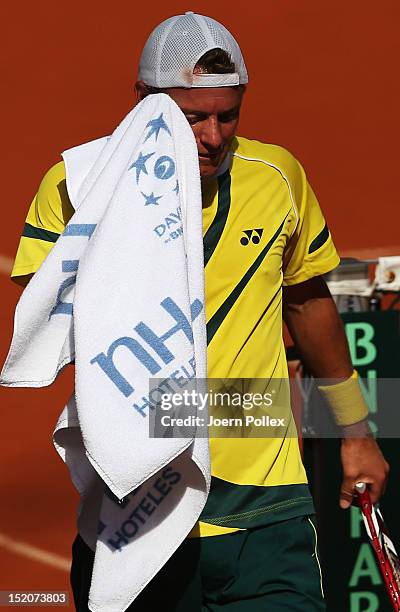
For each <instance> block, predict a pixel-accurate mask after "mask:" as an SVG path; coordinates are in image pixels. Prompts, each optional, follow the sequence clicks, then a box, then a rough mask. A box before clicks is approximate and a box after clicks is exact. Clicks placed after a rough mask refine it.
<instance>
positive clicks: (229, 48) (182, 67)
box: [139, 13, 248, 88]
mask: <svg viewBox="0 0 400 612" xmlns="http://www.w3.org/2000/svg"><path fill="white" fill-rule="evenodd" d="M216 48H219V49H223V50H224V51H226V52H227V53H228V54H229V56H230V57H231V59H232V61H233V62H234V64H235V70H236V72H235V74H234V75H232V78H231V79H230V78H229V75H226V74H225V75H220V77H221V78H220V79H218V77H217V76H216V75H213V80H210V83H212V84H211V85H205V86H212V87H223V86H227V85H237V84H239V83H240V84H245V83H247V82H248V77H247V71H246V66H245V64H244V60H243V57H242V53H241V51H240V48H239V45H238V44H237V42H236V40H235V39H234V38H233V36H232V34H231V33H230V32H229V31H228V30H227V29H226V28H225V27H224V26H223V25H221V24H220V23H218V21H215V20H214V19H211V18H210V17H204V16H203V15H197V14H194V13H186V14H185V15H178V16H176V17H170V18H169V19H167V20H166V21H163V22H162V23H161V24H160V25H159V26H157V27H156V28H155V29H154V30H153V32H152V33H151V34H150V36H149V38H148V40H147V42H146V44H145V46H144V49H143V52H142V56H141V59H140V63H139V79H140V80H142V81H144V82H145V83H146V84H147V85H150V86H152V87H158V88H163V87H193V86H203V85H196V84H195V83H193V69H194V67H195V65H196V64H197V62H198V60H199V59H200V58H201V57H202V56H203V55H204V54H205V53H207V51H210V50H211V49H216ZM219 81H220V82H219ZM202 83H207V80H205V79H203V80H202Z"/></svg>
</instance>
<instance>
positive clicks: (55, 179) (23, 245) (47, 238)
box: [11, 161, 74, 278]
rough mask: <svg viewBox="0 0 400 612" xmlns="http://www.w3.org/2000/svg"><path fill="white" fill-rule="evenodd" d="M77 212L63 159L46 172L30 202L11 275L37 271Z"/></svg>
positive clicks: (15, 275) (23, 274) (16, 275)
mask: <svg viewBox="0 0 400 612" xmlns="http://www.w3.org/2000/svg"><path fill="white" fill-rule="evenodd" d="M73 214H74V209H73V207H72V204H71V202H70V200H69V197H68V193H67V188H66V180H65V166H64V162H63V161H61V162H59V163H58V164H56V165H55V166H53V167H52V168H50V170H49V171H48V172H47V173H46V174H45V176H44V177H43V180H42V182H41V184H40V186H39V190H38V192H37V194H36V196H35V197H34V198H33V201H32V203H31V205H30V208H29V211H28V214H27V217H26V221H25V225H24V229H23V232H22V236H21V239H20V242H19V246H18V250H17V254H16V256H15V261H14V267H13V270H12V272H11V277H13V278H15V277H18V276H25V275H27V274H32V273H34V272H36V271H37V270H38V269H39V267H40V265H41V264H42V262H43V260H44V259H45V258H46V257H47V255H48V254H49V253H50V251H51V249H52V248H53V246H54V243H55V242H56V240H57V238H58V237H59V236H60V234H62V232H63V231H64V228H65V226H66V225H67V223H68V221H69V220H70V218H71V217H72V215H73Z"/></svg>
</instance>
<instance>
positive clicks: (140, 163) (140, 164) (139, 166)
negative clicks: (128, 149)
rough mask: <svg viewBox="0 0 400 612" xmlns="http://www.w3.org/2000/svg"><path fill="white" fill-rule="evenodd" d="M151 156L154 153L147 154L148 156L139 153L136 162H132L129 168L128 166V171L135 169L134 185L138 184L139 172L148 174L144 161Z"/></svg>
mask: <svg viewBox="0 0 400 612" xmlns="http://www.w3.org/2000/svg"><path fill="white" fill-rule="evenodd" d="M152 155H154V152H153V153H149V154H148V155H142V153H141V152H140V153H139V157H138V158H137V160H136V161H135V162H133V164H132V165H131V166H129V168H128V170H132V168H135V169H136V183H139V177H140V173H141V172H144V174H148V172H147V168H146V161H147V160H148V159H149V157H151V156H152Z"/></svg>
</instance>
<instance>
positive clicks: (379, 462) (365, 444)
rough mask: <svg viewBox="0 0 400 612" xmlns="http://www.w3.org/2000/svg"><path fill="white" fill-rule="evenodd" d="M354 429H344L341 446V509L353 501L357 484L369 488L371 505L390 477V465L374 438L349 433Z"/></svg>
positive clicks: (354, 432) (377, 499) (358, 433)
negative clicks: (364, 484) (363, 484)
mask: <svg viewBox="0 0 400 612" xmlns="http://www.w3.org/2000/svg"><path fill="white" fill-rule="evenodd" d="M352 428H354V426H353V425H350V426H348V427H344V428H343V429H344V430H345V434H344V437H343V439H342V446H341V451H340V455H341V460H342V468H343V481H342V486H341V490H340V507H341V508H344V509H345V508H348V507H349V506H350V505H351V503H352V501H353V498H354V494H355V492H354V487H355V485H356V484H357V483H358V482H365V483H366V484H367V485H368V488H369V492H370V495H371V501H372V503H376V502H378V501H379V498H380V497H381V495H383V493H384V492H385V488H386V482H387V479H388V475H389V464H388V463H387V461H385V458H384V456H383V455H382V452H381V450H380V448H379V446H378V444H377V442H376V441H375V440H374V438H373V437H372V436H371V435H370V434H369V433H368V431H366V432H365V433H364V434H363V433H360V432H359V431H356V430H354V431H353V430H352Z"/></svg>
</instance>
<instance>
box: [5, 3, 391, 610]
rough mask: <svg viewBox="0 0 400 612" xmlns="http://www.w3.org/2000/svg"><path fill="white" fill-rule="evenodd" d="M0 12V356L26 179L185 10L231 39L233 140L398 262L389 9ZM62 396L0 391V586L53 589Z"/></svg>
mask: <svg viewBox="0 0 400 612" xmlns="http://www.w3.org/2000/svg"><path fill="white" fill-rule="evenodd" d="M5 6H6V7H7V8H5ZM0 10H1V13H2V15H1V23H2V30H3V31H2V35H1V40H2V50H1V53H0V62H1V75H2V76H1V84H2V96H1V105H2V112H1V120H2V208H1V210H2V213H1V219H2V229H1V247H0V267H1V274H0V290H1V330H2V333H1V343H0V361H1V362H3V361H4V358H5V356H6V352H7V348H8V344H9V340H10V337H11V332H12V318H13V309H14V305H15V302H16V300H17V297H18V294H19V289H18V287H16V286H14V285H13V284H12V283H11V282H10V281H9V280H8V279H7V276H6V272H7V268H8V267H9V265H10V259H11V258H12V257H13V256H14V254H15V250H16V247H17V243H18V236H19V234H20V232H21V229H22V226H23V223H24V218H25V214H26V211H27V207H28V205H29V203H30V201H31V199H32V197H33V195H34V193H35V191H36V189H37V186H38V184H39V182H40V179H41V176H42V175H43V174H44V172H45V171H46V170H47V169H48V168H49V166H50V165H52V164H54V163H55V162H57V161H58V160H59V158H60V157H59V156H60V152H61V151H63V150H64V149H66V148H68V147H71V146H73V145H76V144H79V143H81V142H84V141H87V140H90V139H93V138H97V137H99V136H102V135H105V134H108V133H110V132H111V131H112V130H113V128H114V127H115V126H116V125H117V124H118V122H119V121H120V120H121V118H122V117H124V115H125V114H126V113H127V112H128V111H129V109H130V108H131V106H132V105H133V103H134V95H133V84H134V81H135V78H136V66H137V62H138V59H139V54H140V50H141V48H142V45H143V43H144V41H145V39H146V37H147V35H148V34H149V32H150V30H151V29H152V28H153V27H154V26H155V25H156V24H157V23H158V22H160V21H161V20H163V19H164V18H167V17H169V16H171V15H173V14H176V13H180V12H184V11H186V10H193V11H196V12H199V13H203V14H207V15H210V16H212V17H214V18H216V19H218V20H220V21H222V22H223V23H224V24H225V25H226V26H227V27H228V28H229V29H230V30H231V31H232V32H233V33H234V35H236V37H237V38H238V40H239V43H240V44H241V47H242V51H243V54H244V56H245V59H246V63H247V67H248V71H249V75H250V85H249V87H248V91H247V93H246V98H245V103H244V107H243V113H242V118H241V125H240V129H239V133H240V134H241V135H243V136H247V137H250V138H257V139H259V140H263V141H266V142H272V143H278V144H281V145H283V146H286V147H287V148H288V149H289V150H291V151H292V152H293V153H294V154H295V155H296V156H297V157H298V158H299V159H300V160H301V161H302V163H303V165H304V166H305V168H306V171H307V173H308V176H309V178H310V181H311V184H312V185H313V187H314V189H315V191H316V193H317V195H318V197H319V200H320V203H321V206H322V208H323V210H324V212H325V215H326V218H327V220H328V223H329V226H330V228H331V231H332V234H333V236H334V238H335V242H336V244H337V246H338V248H339V250H340V252H341V254H346V255H349V254H355V255H356V256H357V255H358V256H363V255H367V256H375V255H379V254H397V255H400V238H399V229H398V226H399V220H400V219H399V214H398V209H397V207H398V200H399V198H398V181H399V157H400V155H399V144H398V141H399V108H400V80H399V77H398V74H399V55H400V54H399V50H400V49H399V47H400V43H399V35H398V28H399V22H400V3H399V2H398V0H381V1H380V2H379V3H378V2H372V1H371V0H364V1H361V0H352V1H351V2H350V1H349V0H335V1H333V0H324V1H322V2H321V0H266V1H264V2H261V1H258V2H255V3H254V2H253V3H245V2H234V1H233V0H231V1H226V0H220V1H219V2H211V1H209V0H206V1H204V2H201V3H200V2H195V1H193V2H191V3H188V2H184V3H183V2H177V1H174V2H172V3H170V4H168V3H165V4H162V3H157V2H154V3H152V2H151V1H150V0H148V1H147V2H138V1H135V0H130V1H129V2H128V1H122V0H114V1H113V2H104V3H102V2H100V1H99V2H95V1H94V0H80V1H78V0H69V1H68V2H59V3H57V2H54V0H52V1H50V0H37V1H36V2H29V1H27V0H25V2H22V3H21V2H10V3H6V4H5V3H4V4H3V5H2V8H1V9H0ZM71 386H72V372H65V373H64V374H63V375H62V376H61V378H60V380H58V381H57V383H56V384H55V385H53V387H51V388H48V389H42V390H21V389H16V390H12V389H2V390H1V391H0V399H1V421H0V422H1V432H2V435H1V445H0V486H1V499H2V502H1V505H0V564H1V567H2V571H1V573H0V590H5V589H21V590H32V589H34V590H35V589H36V590H37V589H44V590H51V589H53V590H55V589H61V590H66V589H67V588H68V571H67V568H68V559H69V555H70V552H69V551H70V543H71V541H72V538H73V535H74V520H75V506H76V502H77V499H76V495H75V493H74V491H73V490H72V485H70V482H69V477H68V474H67V471H66V469H65V467H64V466H63V465H62V463H61V461H60V460H59V459H58V457H57V456H56V454H55V451H54V450H53V448H52V446H51V442H50V435H51V431H52V427H53V425H54V423H55V421H56V418H57V416H58V413H59V411H60V410H61V408H62V407H63V403H64V401H65V399H66V398H67V396H68V393H69V389H70V388H71ZM70 609H73V606H72V605H71V606H70Z"/></svg>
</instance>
